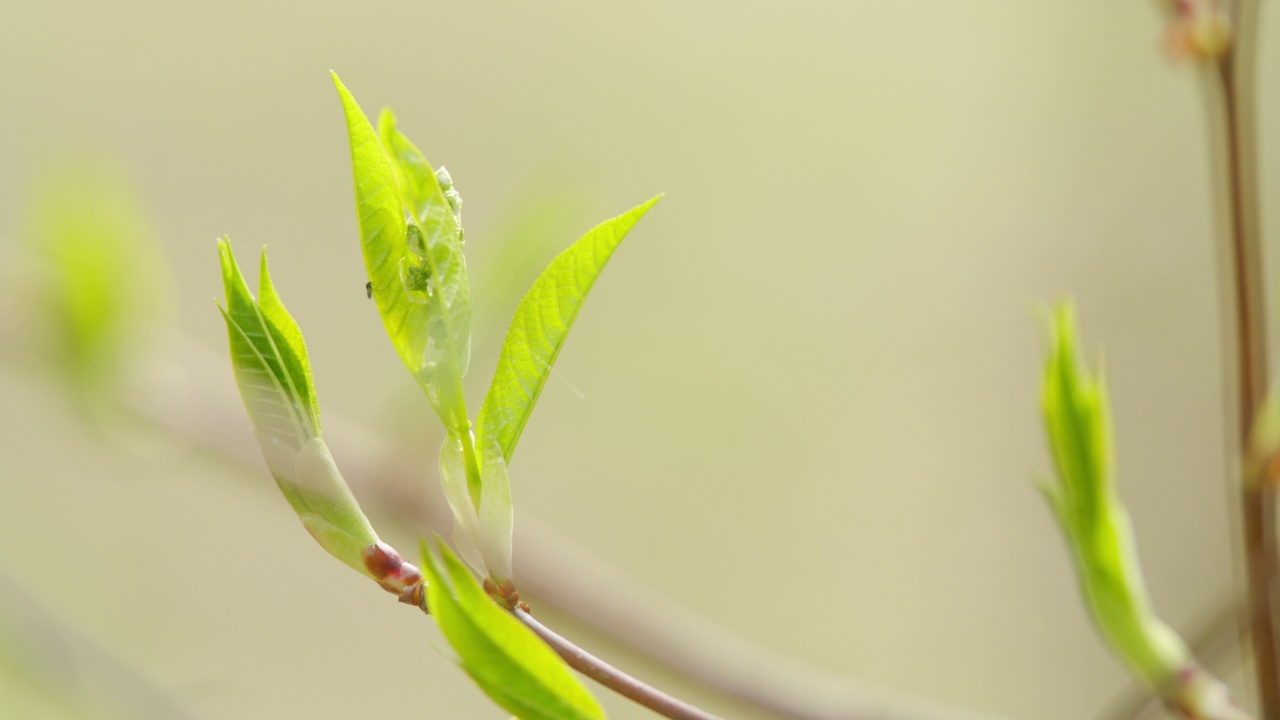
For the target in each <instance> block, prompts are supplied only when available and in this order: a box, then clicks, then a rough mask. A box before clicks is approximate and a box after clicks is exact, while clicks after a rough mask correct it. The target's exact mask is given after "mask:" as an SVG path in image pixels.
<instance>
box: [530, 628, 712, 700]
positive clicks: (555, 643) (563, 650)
mask: <svg viewBox="0 0 1280 720" xmlns="http://www.w3.org/2000/svg"><path fill="white" fill-rule="evenodd" d="M511 614H512V615H515V616H516V619H517V620H519V621H520V622H522V623H524V624H525V627H528V628H529V629H530V630H532V631H533V632H534V634H535V635H537V636H538V637H540V638H542V641H543V642H545V643H546V644H547V645H548V646H550V647H551V649H552V650H554V651H555V652H556V654H557V655H559V656H560V657H562V658H564V661H565V662H566V663H568V664H569V667H571V668H573V669H574V670H577V671H578V672H580V673H582V674H583V675H586V676H587V677H589V678H591V679H592V680H595V681H596V682H598V683H600V684H601V685H604V686H605V687H607V688H609V689H610V690H612V691H614V692H616V693H618V694H619V695H622V696H623V697H625V698H628V699H630V700H634V701H635V702H637V703H639V704H641V705H643V706H645V707H647V708H649V709H650V710H652V711H654V712H656V713H658V714H659V715H661V716H663V717H667V718H671V720H721V718H720V717H719V716H718V715H712V714H711V713H709V712H707V711H705V710H701V709H699V708H696V707H694V706H692V705H690V704H689V703H687V702H685V701H683V700H680V699H679V698H675V697H672V696H671V695H668V694H666V693H664V692H662V691H661V690H659V689H657V688H655V687H653V686H652V685H647V684H645V683H643V682H641V681H639V680H637V679H636V678H634V677H632V676H630V675H628V674H626V673H624V672H622V671H621V670H619V669H617V668H615V667H614V666H612V665H610V664H609V663H607V662H605V661H603V660H601V659H600V658H598V657H596V656H595V655H592V654H591V653H589V652H587V651H586V650H583V649H582V648H580V647H578V646H577V645H574V644H573V643H571V642H569V641H568V640H566V639H564V638H563V637H561V636H560V635H558V634H556V632H555V631H553V630H552V629H551V628H548V627H547V626H546V625H543V624H542V623H540V622H538V620H537V619H536V618H534V617H533V616H532V615H530V614H529V613H528V612H526V611H524V610H522V609H520V608H518V607H517V608H515V609H514V610H512V611H511Z"/></svg>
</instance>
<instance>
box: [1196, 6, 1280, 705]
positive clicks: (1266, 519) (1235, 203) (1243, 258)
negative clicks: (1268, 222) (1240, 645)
mask: <svg viewBox="0 0 1280 720" xmlns="http://www.w3.org/2000/svg"><path fill="white" fill-rule="evenodd" d="M1231 8H1232V10H1233V13H1232V25H1233V27H1234V28H1235V39H1234V42H1233V43H1232V45H1231V47H1230V48H1229V49H1228V50H1227V51H1226V52H1225V53H1223V54H1222V55H1220V56H1219V57H1218V58H1217V59H1216V61H1215V62H1214V63H1213V65H1212V68H1211V73H1212V75H1213V78H1214V82H1215V86H1214V87H1213V88H1212V90H1211V92H1210V96H1211V100H1212V102H1213V103H1214V106H1215V111H1216V112H1217V113H1218V114H1219V118H1218V122H1217V127H1218V128H1219V129H1220V131H1221V134H1222V137H1221V141H1220V149H1221V152H1222V156H1223V165H1224V169H1223V172H1222V173H1220V177H1221V178H1222V180H1223V182H1224V184H1225V192H1224V195H1225V199H1226V207H1225V212H1224V215H1225V220H1226V224H1227V229H1228V238H1227V241H1228V246H1229V248H1230V258H1231V279H1232V287H1231V290H1232V298H1233V307H1232V309H1233V312H1234V318H1235V334H1236V362H1237V369H1236V375H1237V377H1236V382H1237V385H1238V400H1237V404H1238V412H1239V416H1238V419H1237V423H1238V431H1239V436H1238V441H1237V445H1236V448H1237V449H1238V450H1239V451H1240V455H1239V457H1242V458H1248V457H1249V453H1250V445H1251V438H1252V433H1253V429H1254V424H1255V422H1256V420H1257V418H1258V414H1259V411H1260V410H1261V408H1262V406H1263V402H1264V400H1265V396H1266V394H1267V390H1268V367H1267V333H1266V329H1267V323H1266V303H1265V301H1264V300H1263V298H1264V283H1263V273H1262V259H1263V256H1262V239H1261V233H1260V230H1259V206H1260V203H1259V200H1258V180H1257V167H1256V165H1257V148H1258V143H1257V137H1256V127H1255V125H1256V123H1255V108H1254V104H1255V103H1254V91H1253V84H1254V69H1253V68H1254V64H1253V58H1254V36H1255V26H1256V19H1257V17H1256V16H1257V2H1256V0H1237V2H1235V3H1233V4H1232V5H1231ZM1245 475H1246V477H1245V482H1244V487H1243V490H1242V496H1243V497H1242V505H1243V507H1242V514H1241V517H1242V520H1243V525H1244V551H1245V568H1246V578H1247V580H1248V597H1249V611H1248V613H1249V614H1248V617H1249V628H1250V640H1251V642H1250V647H1251V648H1252V650H1253V661H1254V672H1255V676H1256V679H1257V687H1258V695H1259V698H1260V706H1261V707H1260V709H1261V713H1260V714H1261V716H1262V718H1263V720H1280V626H1278V624H1277V616H1278V615H1280V609H1278V608H1277V604H1278V601H1280V579H1278V578H1277V573H1278V572H1280V567H1278V566H1277V565H1278V563H1280V553H1277V547H1276V485H1275V478H1274V477H1270V476H1269V474H1265V473H1254V472H1249V471H1247V470H1246V473H1245Z"/></svg>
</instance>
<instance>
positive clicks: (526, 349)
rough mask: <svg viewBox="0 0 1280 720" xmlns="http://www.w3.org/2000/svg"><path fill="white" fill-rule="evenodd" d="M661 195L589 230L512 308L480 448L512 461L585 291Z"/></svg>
mask: <svg viewBox="0 0 1280 720" xmlns="http://www.w3.org/2000/svg"><path fill="white" fill-rule="evenodd" d="M661 197H662V196H661V195H659V196H658V197H655V198H653V199H651V200H649V201H647V202H645V203H643V204H642V205H638V206H636V207H634V208H632V209H630V210H628V211H627V212H625V213H623V214H621V215H619V216H618V217H615V218H613V219H612V220H606V221H605V222H603V223H601V224H599V225H597V226H596V227H594V228H592V229H591V230H590V231H589V232H588V233H587V234H586V235H583V236H582V237H581V238H579V239H578V241H577V242H575V243H574V244H573V245H572V246H570V247H569V249H568V250H565V251H564V252H562V253H560V255H559V256H557V257H556V259H554V260H552V261H551V264H549V265H548V266H547V268H546V269H545V270H543V271H542V274H541V275H539V276H538V279H537V280H535V281H534V283H533V287H531V288H529V292H528V293H526V294H525V296H524V299H522V300H521V301H520V305H519V306H518V307H517V308H516V314H515V317H514V318H512V320H511V326H510V328H509V329H508V330H507V338H506V340H504V341H503V343H502V350H501V352H500V354H499V356H498V368H497V370H496V371H495V372H494V375H493V382H492V383H491V384H490V385H489V392H488V394H487V395H485V398H484V404H483V405H482V406H481V407H480V415H479V417H478V418H477V419H476V424H477V425H478V426H479V433H478V434H479V440H480V442H481V447H483V446H484V445H485V444H486V443H487V442H488V441H490V440H492V441H493V442H496V443H497V445H498V447H499V448H501V449H502V456H503V458H504V459H505V460H506V461H507V462H510V461H511V456H512V454H514V453H515V449H516V443H517V442H519V440H520V434H521V433H522V432H523V431H524V426H525V423H527V422H528V421H529V415H530V414H531V413H532V412H533V406H534V405H535V404H536V403H537V402H538V395H540V394H541V393H542V387H543V385H545V384H546V382H547V376H548V375H549V374H550V373H551V367H552V366H553V365H554V364H555V362H556V357H557V356H558V355H559V354H560V348H561V347H563V346H564V341H565V338H566V337H567V336H568V334H569V328H571V327H573V321H574V320H575V319H576V318H577V316H578V311H579V310H580V309H581V308H582V302H583V301H584V300H585V299H586V297H587V293H588V292H590V291H591V286H592V285H594V284H595V281H596V278H597V277H599V276H600V272H601V271H602V270H604V266H605V264H606V263H607V262H609V258H610V257H611V256H612V255H613V251H614V250H616V249H617V247H618V245H619V244H620V243H621V242H622V239H623V238H624V237H626V235H627V232H628V231H630V230H631V228H632V227H634V226H635V224H636V223H637V222H639V221H640V218H641V217H643V216H644V214H645V213H646V212H648V211H649V208H651V207H653V205H654V203H656V202H658V200H659V199H660V198H661Z"/></svg>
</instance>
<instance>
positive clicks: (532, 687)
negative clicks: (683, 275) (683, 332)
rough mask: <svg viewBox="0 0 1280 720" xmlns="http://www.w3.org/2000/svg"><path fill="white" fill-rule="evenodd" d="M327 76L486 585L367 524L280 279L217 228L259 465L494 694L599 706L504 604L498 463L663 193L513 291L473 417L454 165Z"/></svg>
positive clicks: (567, 716)
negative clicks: (405, 554)
mask: <svg viewBox="0 0 1280 720" xmlns="http://www.w3.org/2000/svg"><path fill="white" fill-rule="evenodd" d="M333 80H334V84H335V85H336V86H337V89H338V94H339V96H340V98H341V101H342V107H343V111H344V114H345V116H346V124H347V131H348V137H349V141H350V148H351V163H352V171H353V176H354V186H355V202H356V215H357V219H358V222H359V226H360V240H361V249H362V252H363V256H364V263H365V269H366V271H367V273H368V277H369V285H368V286H367V287H368V288H369V292H370V294H371V296H372V297H373V299H374V300H375V302H376V305H377V309H378V314H379V316H380V317H381V319H382V323H383V326H384V328H385V329H386V332H387V336H388V338H389V339H390V340H391V345H392V347H393V348H394V350H395V352H396V354H397V355H398V356H399V357H400V360H401V362H402V363H403V364H404V366H405V367H406V368H407V369H408V371H409V373H410V375H411V376H412V377H413V378H414V379H415V380H416V381H417V383H418V385H419V386H420V387H421V389H422V391H423V392H424V394H425V395H426V397H427V399H428V400H429V402H430V404H431V406H432V407H433V408H434V409H435V412H436V414H437V415H438V416H439V418H440V421H441V423H442V424H443V426H444V428H445V430H446V439H445V442H444V445H443V447H442V448H441V451H440V477H441V483H442V485H443V489H444V494H445V497H446V499H447V500H448V502H449V505H450V508H451V509H452V511H453V515H454V520H455V525H454V543H455V545H456V546H457V549H458V554H459V555H460V556H461V558H462V561H465V563H466V565H467V566H470V568H471V569H472V570H474V571H475V572H476V573H477V574H479V575H481V576H484V577H485V578H486V585H485V586H482V585H480V584H479V583H478V582H477V580H476V578H475V577H473V576H472V574H471V572H470V571H469V570H468V569H467V568H466V566H464V565H463V564H462V562H461V561H459V559H458V556H455V555H454V554H453V553H452V552H450V551H449V550H448V549H447V548H443V547H442V548H441V553H442V561H437V560H436V558H435V557H434V556H433V555H431V554H430V553H427V552H426V551H425V548H424V562H425V567H424V570H425V571H426V575H425V589H424V582H423V577H422V576H421V575H419V574H418V571H417V569H416V568H414V567H413V566H412V565H409V564H408V563H404V562H403V561H402V560H401V558H400V556H399V554H398V553H397V552H396V551H395V550H394V549H393V548H391V547H390V546H387V545H386V544H385V543H383V542H382V541H381V540H380V539H379V538H378V536H377V534H376V533H375V532H374V530H373V527H372V526H371V525H370V523H369V521H368V519H367V518H366V517H365V515H364V514H363V513H362V512H361V511H360V507H359V505H358V503H357V502H356V500H355V498H354V497H353V496H352V494H351V491H350V489H349V488H348V487H347V484H346V482H345V481H344V480H343V479H342V475H341V474H340V473H339V472H338V469H337V467H336V465H335V464H334V462H333V458H332V457H330V455H329V452H328V450H327V448H326V447H325V444H324V441H323V440H322V439H321V435H320V413H319V407H318V404H317V402H316V394H315V387H314V383H313V380H312V375H311V367H310V361H309V360H308V357H307V351H306V346H305V344H304V343H303V339H302V333H301V331H300V330H299V328H298V325H297V324H296V323H295V322H294V320H293V318H292V317H291V316H290V315H289V313H288V312H287V311H286V310H285V308H284V305H283V303H282V302H281V301H280V298H279V296H278V295H277V294H276V291H275V288H274V286H273V284H272V282H271V277H270V275H269V273H268V271H267V265H266V254H265V251H264V254H263V258H262V268H261V272H260V282H259V291H258V297H257V298H256V299H255V298H254V297H253V295H252V294H251V293H250V292H249V289H248V287H247V285H246V284H245V282H244V278H243V277H242V276H241V273H240V269H239V267H238V266H237V265H236V262H235V258H234V257H233V256H232V253H231V248H230V246H229V244H228V242H227V241H225V240H223V241H221V242H220V243H219V253H220V255H221V258H222V273H223V280H224V284H225V288H226V298H227V306H226V308H225V309H224V310H223V316H224V318H225V319H226V323H227V333H228V338H229V340H230V345H231V360H232V365H233V367H234V369H235V375H236V381H237V385H238V386H239V389H240V394H241V397H242V398H243V400H244V403H245V408H246V409H247V410H248V413H249V417H250V419H251V420H252V422H253V427H254V433H255V434H256V436H257V438H258V442H259V444H260V446H261V448H262V453H263V456H264V457H265V458H266V461H267V466H268V467H269V468H270V470H271V473H272V475H273V476H274V477H275V479H276V482H277V484H278V485H279V486H280V489H281V491H282V492H283V493H284V495H285V497H286V498H287V499H288V501H289V503H290V505H292V506H293V508H294V510H295V511H296V512H297V514H298V516H299V517H300V518H301V519H302V522H303V524H304V525H305V526H306V527H307V529H308V530H309V531H310V532H311V534H312V535H313V536H314V537H315V538H316V540H317V541H319V543H320V544H321V546H323V547H324V549H325V550H327V551H328V552H329V553H330V554H332V555H334V557H337V558H338V559H339V560H341V561H342V562H344V563H346V564H347V565H350V566H351V567H353V568H355V569H356V570H358V571H360V572H362V573H364V574H366V575H369V576H370V577H372V578H373V579H375V580H377V581H378V582H379V583H380V584H381V585H382V586H383V587H384V588H386V589H388V590H392V591H393V592H398V593H400V596H401V599H402V600H405V601H407V602H414V603H420V602H423V601H425V604H426V606H427V607H429V608H430V611H431V613H432V614H433V615H434V616H435V617H436V618H437V620H438V622H439V624H440V627H441V629H442V630H443V632H444V635H445V637H446V638H447V639H448V640H449V642H450V644H451V645H452V646H453V648H454V649H455V650H456V651H457V653H458V656H459V658H460V662H461V664H462V667H463V669H464V670H466V672H467V673H468V674H469V675H470V676H471V677H472V678H473V679H474V680H475V681H476V683H477V684H478V685H479V686H480V687H481V688H482V689H484V691H485V692H486V693H488V694H489V695H490V696H491V697H492V698H493V699H494V700H495V701H496V702H497V703H498V704H499V705H501V706H502V707H504V708H506V709H508V710H510V711H511V712H513V713H515V714H516V715H518V716H519V717H520V718H524V719H525V720H597V719H600V718H603V717H604V713H603V712H602V711H601V710H600V707H599V705H598V704H597V703H596V701H595V699H594V698H593V697H592V696H591V694H590V693H589V692H587V690H586V689H585V688H584V687H582V685H581V684H580V683H579V682H578V680H577V679H576V677H575V676H574V675H573V674H572V672H570V671H569V669H568V667H567V666H566V665H565V664H564V663H563V661H561V660H560V659H559V657H558V656H557V655H556V654H555V652H553V651H552V650H551V649H550V648H549V647H548V646H546V645H545V644H544V643H543V642H542V641H541V640H539V639H538V638H537V636H536V635H534V634H533V633H532V632H531V631H530V630H529V629H528V628H526V627H525V626H524V625H522V624H521V623H520V622H519V621H517V620H516V619H515V618H514V617H513V616H512V615H510V614H508V612H507V610H506V609H505V608H511V607H512V606H514V605H515V603H516V602H517V601H518V594H517V593H516V592H515V588H514V584H513V583H512V575H513V573H512V567H511V539H512V526H513V517H514V512H513V506H512V501H511V488H510V480H509V478H508V474H507V463H508V462H509V461H510V460H511V457H512V455H513V454H514V452H515V448H516V444H517V443H518V441H519V439H520V435H521V432H522V431H523V429H524V427H525V424H526V423H527V422H528V419H529V416H530V414H532V412H533V407H534V405H535V403H536V402H537V399H538V396H539V395H540V393H541V392H542V388H543V386H544V385H545V383H546V381H547V378H548V376H549V374H550V372H551V368H552V366H553V365H554V364H555V361H556V358H557V357H558V355H559V353H560V350H561V348H562V347H563V346H564V342H565V339H566V338H567V336H568V332H569V330H570V328H571V327H572V326H573V323H574V320H575V319H576V318H577V316H578V312H579V311H580V310H581V307H582V304H583V301H584V300H585V299H586V296H587V294H588V293H589V292H590V290H591V288H592V286H593V285H594V284H595V281H596V279H597V278H598V277H599V275H600V273H601V271H602V270H603V269H604V267H605V265H606V263H607V262H608V261H609V258H610V257H612V255H613V253H614V251H615V250H616V249H617V248H618V246H619V244H620V243H621V242H622V240H623V238H624V237H626V235H627V233H628V232H629V231H630V230H631V228H632V227H633V226H634V225H635V224H636V223H637V222H638V221H639V219H640V218H641V217H642V216H643V215H644V214H645V213H646V212H647V211H648V210H649V209H650V208H651V207H652V206H653V205H654V203H656V202H657V201H658V198H656V197H655V198H653V199H652V200H649V201H648V202H646V203H644V204H642V205H640V206H638V207H636V208H633V209H632V210H629V211H627V212H626V213H623V214H622V215H620V216H618V217H616V218H613V219H612V220H608V221H606V222H604V223H602V224H600V225H598V226H597V227H595V228H593V229H592V230H590V231H589V232H587V234H586V235H584V236H583V237H582V238H580V239H579V240H578V241H577V242H576V243H574V244H573V245H572V246H571V247H570V248H569V249H567V250H565V251H564V252H563V253H562V254H561V255H559V256H558V257H557V258H556V259H555V260H553V261H552V262H551V264H550V265H549V266H548V267H547V268H546V269H545V270H544V271H543V273H542V274H541V276H539V277H538V279H537V280H536V281H535V282H534V284H533V286H532V288H530V290H529V292H528V293H527V294H526V295H525V296H524V298H523V300H521V302H520V303H519V306H518V307H517V309H516V313H515V317H514V319H513V320H512V323H511V327H510V329H509V331H508V333H507V336H506V339H505V341H504V342H503V345H502V349H501V351H500V354H499V360H498V368H497V371H496V373H495V376H494V379H493V382H492V384H491V385H490V387H489V390H488V393H487V394H486V396H485V399H484V403H483V404H482V406H481V408H480V412H479V415H478V417H477V420H476V427H475V428H474V430H473V427H472V423H471V419H470V418H471V416H470V414H469V412H468V410H467V403H466V399H465V396H464V393H463V384H462V380H463V377H464V376H465V375H466V372H467V368H468V366H469V364H470V359H471V357H470V356H471V296H470V287H469V284H468V281H467V268H466V260H465V258H464V256H463V253H462V247H463V229H462V225H461V222H462V212H461V210H462V198H461V196H460V195H459V193H458V190H457V188H456V187H455V186H454V183H453V179H452V178H451V177H450V176H449V174H448V172H447V171H446V170H445V169H444V168H439V169H435V168H433V167H432V166H431V164H430V163H428V162H427V160H426V158H425V157H424V156H423V154H422V153H421V151H419V150H418V148H417V147H416V146H414V144H413V143H412V142H410V141H409V139H408V138H407V137H405V136H404V134H402V133H401V132H400V130H399V129H398V128H397V125H396V120H395V116H394V115H393V114H392V113H391V111H390V110H384V111H383V112H382V114H381V116H380V118H379V121H378V127H377V130H376V131H375V130H374V127H373V125H372V124H371V123H370V122H369V120H368V118H367V117H366V116H365V114H364V112H363V111H362V110H361V109H360V106H359V105H358V104H357V103H356V101H355V99H354V98H353V97H352V96H351V93H350V92H348V91H347V89H346V87H344V86H343V84H342V82H341V81H340V80H339V79H338V78H337V76H336V75H335V76H334V77H333ZM489 583H492V585H490V584H489ZM486 587H493V588H501V592H499V591H494V592H495V595H496V596H500V599H501V600H502V603H503V606H505V608H504V607H502V606H500V605H499V604H498V603H496V602H495V601H494V600H495V599H499V597H494V596H491V595H490V593H489V592H488V591H486V589H485V588H486Z"/></svg>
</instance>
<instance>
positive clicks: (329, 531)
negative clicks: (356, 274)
mask: <svg viewBox="0 0 1280 720" xmlns="http://www.w3.org/2000/svg"><path fill="white" fill-rule="evenodd" d="M218 254H219V256H220V257H221V261H222V280H223V286H224V288H225V290H226V301H227V306H226V308H225V309H223V308H219V309H221V310H222V316H223V318H224V319H225V320H226V323H227V338H228V341H229V342H230V345H231V365H232V369H233V370H234V372H235V377H236V385H237V386H238V387H239V389H240V397H241V399H242V400H244V406H245V410H247V411H248V413H249V419H250V420H251V421H252V423H253V430H254V435H256V436H257V438H258V444H259V445H260V446H261V448H262V455H263V457H264V458H265V459H266V461H267V467H268V468H270V470H271V475H272V476H273V477H274V478H275V480H276V484H277V485H278V486H279V487H280V491H281V492H282V493H284V496H285V498H286V499H287V500H288V501H289V504H290V505H291V506H292V507H293V509H294V512H296V513H297V514H298V517H299V519H301V520H302V524H303V525H304V526H305V527H306V528H307V530H308V532H310V533H311V535H312V537H314V538H315V539H316V541H317V542H319V543H320V545H321V547H323V548H324V549H325V550H326V551H328V552H329V554H331V555H333V556H334V557H336V558H337V559H339V560H341V561H342V562H343V563H346V564H347V565H349V566H350V567H352V568H354V569H355V570H356V571H358V572H360V573H363V574H365V575H369V576H370V577H373V575H372V573H370V572H369V569H368V568H367V567H365V563H364V558H363V556H362V552H363V550H364V548H366V547H369V546H371V545H375V544H377V543H378V542H379V540H378V535H377V533H375V532H374V531H373V527H372V526H371V525H370V524H369V520H368V518H366V517H365V515H364V513H363V512H361V510H360V506H359V504H358V503H356V500H355V498H354V497H353V496H352V495H351V490H350V488H348V487H347V483H346V481H344V480H343V479H342V474H341V473H339V472H338V468H337V466H336V465H335V464H334V462H333V458H332V457H331V456H330V455H329V449H328V448H327V447H326V446H325V444H324V441H323V440H322V439H321V438H320V410H319V406H318V405H317V403H316V395H315V384H314V382H313V380H312V377H311V365H310V362H309V361H308V359H307V348H306V345H305V344H304V343H303V340H302V331H301V330H299V328H298V325H297V323H296V322H294V320H293V318H292V317H291V316H290V315H289V312H288V311H287V310H286V309H285V307H284V304H283V303H282V302H281V301H280V296H279V295H277V294H276V290H275V287H274V286H273V285H272V283H271V276H270V274H269V273H268V272H267V255H266V251H265V250H264V251H263V254H262V269H261V271H260V274H259V289H258V296H259V299H258V300H254V298H253V295H252V294H250V292H249V287H248V285H246V284H245V281H244V276H243V275H242V274H241V273H240V267H239V265H238V264H237V263H236V260H235V257H234V256H233V255H232V253H231V245H230V244H229V243H228V241H227V240H225V239H223V240H220V241H219V242H218Z"/></svg>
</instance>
